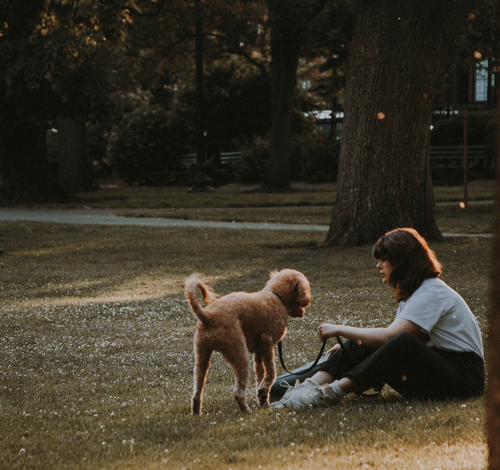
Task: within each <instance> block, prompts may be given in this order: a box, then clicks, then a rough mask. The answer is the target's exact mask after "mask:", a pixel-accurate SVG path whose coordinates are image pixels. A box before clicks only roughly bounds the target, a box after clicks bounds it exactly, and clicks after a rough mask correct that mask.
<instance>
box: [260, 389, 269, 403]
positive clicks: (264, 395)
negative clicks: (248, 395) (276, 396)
mask: <svg viewBox="0 0 500 470" xmlns="http://www.w3.org/2000/svg"><path fill="white" fill-rule="evenodd" d="M257 397H258V399H259V406H266V405H269V390H265V389H262V388H260V389H259V390H257Z"/></svg>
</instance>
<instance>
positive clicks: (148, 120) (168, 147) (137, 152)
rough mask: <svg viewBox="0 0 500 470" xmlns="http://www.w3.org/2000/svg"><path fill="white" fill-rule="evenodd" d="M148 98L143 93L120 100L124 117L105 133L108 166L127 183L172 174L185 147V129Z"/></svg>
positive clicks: (143, 182) (125, 96)
mask: <svg viewBox="0 0 500 470" xmlns="http://www.w3.org/2000/svg"><path fill="white" fill-rule="evenodd" d="M149 98H150V95H149V94H148V93H147V92H142V93H137V94H128V95H124V96H123V97H121V99H120V101H121V102H122V108H123V110H124V114H123V117H122V119H121V120H120V122H119V123H118V124H117V125H116V126H114V127H113V129H112V131H111V132H110V134H109V139H108V152H107V156H108V158H109V161H110V164H111V166H112V167H113V169H114V171H115V172H116V174H117V175H118V176H120V177H122V178H123V179H124V180H125V181H126V182H127V183H129V184H132V183H139V184H148V183H153V182H154V178H155V177H158V176H159V175H164V174H167V173H169V172H170V173H171V172H174V171H175V170H177V169H178V167H179V160H180V156H181V155H182V154H183V153H185V152H186V150H187V147H188V145H187V142H188V137H189V132H188V129H187V128H186V126H183V124H182V121H181V120H178V119H177V117H176V115H175V113H174V112H168V111H165V109H163V108H162V107H160V106H158V105H152V104H151V103H150V102H149ZM141 99H142V100H141Z"/></svg>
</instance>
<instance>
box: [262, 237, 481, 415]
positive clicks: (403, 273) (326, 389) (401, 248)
mask: <svg viewBox="0 0 500 470" xmlns="http://www.w3.org/2000/svg"><path fill="white" fill-rule="evenodd" d="M373 255H374V256H375V258H376V259H378V260H379V261H378V264H377V268H378V269H379V271H380V274H381V275H382V280H383V282H384V284H387V285H388V286H390V287H391V288H392V290H393V291H394V295H395V297H396V300H397V301H398V302H399V308H398V310H397V313H396V318H395V320H394V321H393V322H392V324H391V325H389V326H388V327H386V328H358V327H352V326H346V325H333V324H330V323H323V324H322V325H321V326H320V328H319V338H320V340H322V341H324V340H326V339H328V338H333V337H336V336H343V337H345V338H347V339H348V341H346V342H345V349H346V350H347V351H348V352H346V351H344V349H343V348H340V347H339V346H338V345H336V348H333V349H332V351H335V352H333V354H331V355H330V357H329V358H328V359H327V360H326V361H325V362H324V363H323V364H322V365H321V366H320V367H319V370H317V372H316V373H315V374H314V375H313V376H312V377H311V378H307V379H306V380H305V381H304V382H303V383H298V382H297V384H296V385H295V386H294V387H291V386H290V388H289V389H288V391H287V392H286V393H285V395H284V396H283V398H282V399H281V400H279V401H277V402H274V403H272V404H271V405H270V406H271V407H276V408H282V407H292V408H300V407H308V406H310V405H317V404H330V403H334V402H336V401H337V400H339V399H340V398H342V397H344V396H345V395H347V394H349V393H352V392H354V393H358V394H359V393H362V392H364V391H366V390H369V389H371V388H375V387H378V386H380V385H383V384H384V383H387V384H389V385H390V386H391V387H392V388H393V389H394V390H396V391H397V392H399V393H400V394H401V395H403V396H404V397H407V398H421V399H447V398H468V397H474V396H479V395H482V393H483V391H484V361H483V345H482V339H481V332H480V330H479V326H478V324H477V321H476V318H475V317H474V315H473V314H472V312H471V311H470V309H469V307H468V306H467V304H466V303H465V301H464V300H463V299H462V297H460V295H459V294H458V293H457V292H455V291H454V290H453V289H451V288H450V287H449V286H448V285H446V284H445V283H444V282H443V281H442V280H441V279H439V276H440V275H441V264H440V263H439V261H438V260H437V259H436V256H435V254H434V252H433V251H432V250H431V249H430V248H429V247H428V245H427V242H426V241H425V240H424V239H423V238H422V237H421V236H420V235H419V234H418V232H417V231H415V230H413V229H410V228H402V229H396V230H392V231H390V232H388V233H386V234H385V235H384V236H382V237H381V238H380V239H379V240H378V241H377V243H376V244H375V246H374V248H373Z"/></svg>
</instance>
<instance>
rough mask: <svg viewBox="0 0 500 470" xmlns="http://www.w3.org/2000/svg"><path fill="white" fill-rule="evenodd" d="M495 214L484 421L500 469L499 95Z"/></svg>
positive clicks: (494, 467) (493, 466) (494, 468)
mask: <svg viewBox="0 0 500 470" xmlns="http://www.w3.org/2000/svg"><path fill="white" fill-rule="evenodd" d="M497 100H498V104H497V106H498V107H497V113H498V116H497V188H496V199H497V217H496V224H495V245H494V250H493V263H492V266H493V269H492V276H491V277H492V280H491V287H490V292H491V314H490V325H489V333H488V344H487V352H488V387H487V390H486V416H487V422H488V448H489V459H488V464H489V467H488V468H489V469H490V470H500V342H499V341H498V338H500V213H499V212H498V208H500V94H498V97H497Z"/></svg>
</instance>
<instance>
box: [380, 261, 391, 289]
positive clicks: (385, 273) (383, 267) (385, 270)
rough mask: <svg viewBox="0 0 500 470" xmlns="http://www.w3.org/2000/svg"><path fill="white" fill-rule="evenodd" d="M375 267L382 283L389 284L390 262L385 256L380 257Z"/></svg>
mask: <svg viewBox="0 0 500 470" xmlns="http://www.w3.org/2000/svg"><path fill="white" fill-rule="evenodd" d="M377 268H378V270H379V272H380V275H381V276H382V281H383V283H384V284H387V285H389V284H390V282H391V272H392V264H391V263H389V261H387V260H386V259H385V258H380V259H379V260H378V263H377Z"/></svg>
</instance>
